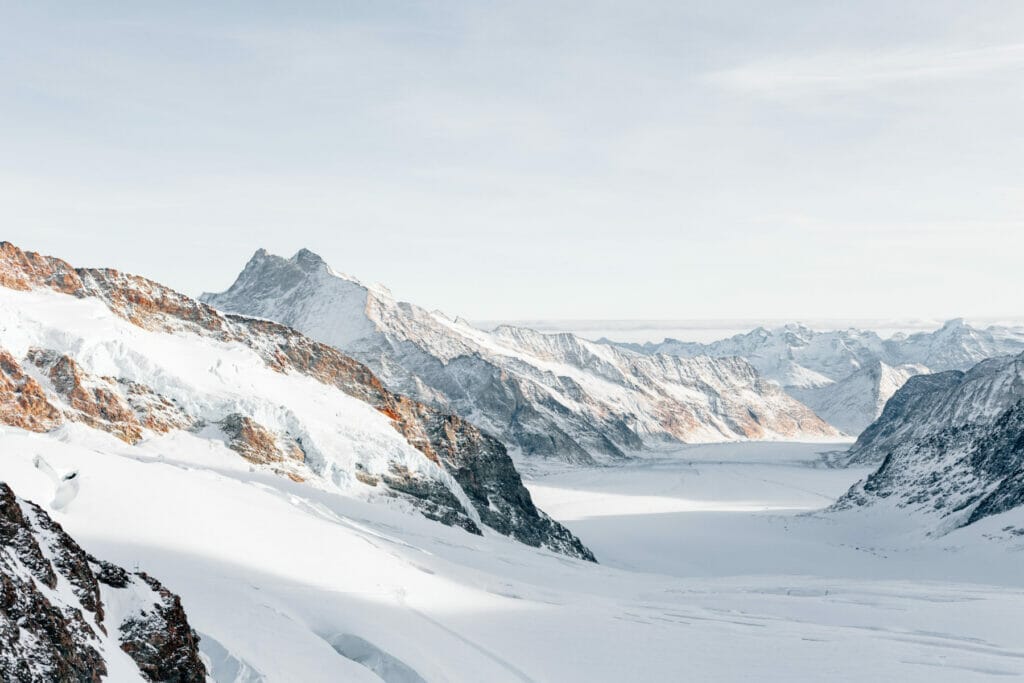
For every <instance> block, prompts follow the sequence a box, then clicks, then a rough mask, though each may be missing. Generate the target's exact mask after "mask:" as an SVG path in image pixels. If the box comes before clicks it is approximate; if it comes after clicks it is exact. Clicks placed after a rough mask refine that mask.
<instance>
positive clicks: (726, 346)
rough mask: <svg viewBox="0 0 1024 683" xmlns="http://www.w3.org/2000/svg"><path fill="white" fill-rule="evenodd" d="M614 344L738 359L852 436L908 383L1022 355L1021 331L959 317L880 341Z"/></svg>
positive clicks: (773, 335)
mask: <svg viewBox="0 0 1024 683" xmlns="http://www.w3.org/2000/svg"><path fill="white" fill-rule="evenodd" d="M605 341H606V343H612V342H608V341H607V340H605ZM618 345H619V346H623V347H625V348H629V349H631V350H633V351H637V352H640V353H648V354H670V355H676V356H681V357H695V356H704V355H706V356H712V357H715V358H723V357H730V356H739V357H741V358H744V359H746V360H747V361H749V362H750V363H751V364H752V365H753V366H754V367H755V368H757V370H758V372H760V373H761V374H762V375H764V376H765V377H767V378H768V379H771V380H774V381H776V382H778V383H779V384H780V385H781V386H782V387H783V388H784V389H785V390H786V391H787V392H788V393H789V394H791V395H792V396H794V397H795V398H797V399H799V400H800V401H803V402H804V403H806V404H807V405H808V406H809V407H810V408H812V409H813V410H814V411H815V412H816V413H817V414H818V415H819V416H821V417H822V418H824V419H825V420H827V421H828V422H829V423H830V424H833V425H835V426H836V427H839V428H840V429H842V430H843V431H845V432H846V433H848V434H852V435H857V434H859V433H860V432H861V431H862V430H863V429H864V428H866V427H867V426H868V425H869V424H871V423H872V422H873V421H874V419H875V418H877V417H878V416H879V415H881V412H882V408H883V407H884V405H885V402H886V401H887V400H888V399H889V397H890V396H892V394H893V393H894V392H895V391H896V389H898V388H899V387H900V386H902V384H903V382H905V381H906V380H907V379H908V378H909V377H912V376H914V375H916V374H921V373H924V372H943V371H946V370H961V371H964V370H967V369H969V368H971V367H972V366H973V365H975V364H976V363H978V362H980V361H982V360H984V359H986V358H992V357H995V356H1001V355H1007V354H1014V353H1020V352H1022V351H1024V330H1022V329H1020V328H1012V327H1001V326H990V327H988V328H986V329H979V328H975V327H973V326H971V325H969V324H968V323H966V322H964V321H963V320H960V319H956V320H950V321H948V322H946V323H945V324H944V325H943V326H942V327H941V328H939V329H938V330H935V331H934V332H917V333H914V334H911V335H905V334H897V335H895V336H893V337H891V338H889V339H883V338H882V337H880V336H879V335H878V334H877V333H875V332H872V331H869V330H858V329H853V328H851V329H846V330H835V331H829V332H818V331H815V330H812V329H811V328H809V327H806V326H804V325H798V324H792V325H785V326H783V327H779V328H776V329H770V330H769V329H766V328H763V327H759V328H757V329H755V330H753V331H751V332H748V333H745V334H738V335H735V336H733V337H730V338H728V339H722V340H719V341H716V342H712V343H710V344H702V343H695V342H681V341H678V340H674V339H666V340H664V341H663V342H660V343H650V342H648V343H646V344H618Z"/></svg>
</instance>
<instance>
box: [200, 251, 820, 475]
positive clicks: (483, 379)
mask: <svg viewBox="0 0 1024 683" xmlns="http://www.w3.org/2000/svg"><path fill="white" fill-rule="evenodd" d="M262 262H263V263H262V265H261V267H260V268H258V269H254V268H250V267H249V266H246V268H245V269H244V270H243V271H242V273H241V274H240V275H239V277H238V279H237V280H236V281H235V283H234V284H233V285H232V286H231V287H230V288H229V289H228V290H227V291H225V292H223V293H220V294H205V295H203V300H204V301H206V302H207V303H209V304H211V305H213V306H215V307H217V308H220V309H222V310H225V311H231V312H237V313H242V314H245V315H252V316H258V317H261V318H268V319H272V320H277V321H280V322H282V323H284V324H286V325H290V326H292V327H295V328H296V329H298V330H301V331H303V332H304V333H305V334H307V335H309V336H311V337H313V338H315V339H317V340H320V341H322V342H324V343H327V344H330V345H332V346H334V347H336V348H338V349H341V350H343V351H344V352H346V353H349V354H351V355H353V356H354V357H356V358H359V359H360V360H362V361H363V362H365V363H366V364H367V365H369V366H370V367H371V368H372V369H373V370H374V372H376V373H377V374H378V375H379V376H380V377H381V378H382V379H383V380H384V382H385V383H386V384H387V385H388V386H389V387H391V388H392V389H394V390H396V391H399V392H402V393H407V394H409V395H412V396H416V397H417V398H419V399H420V400H423V401H425V402H429V403H432V404H434V405H437V406H441V407H443V408H444V409H445V410H452V411H454V412H456V413H458V414H460V415H464V416H466V417H467V418H469V419H471V420H472V421H474V422H476V423H478V424H480V425H481V426H482V427H484V428H485V430H487V431H490V432H492V433H494V434H496V435H498V436H499V437H500V438H501V439H502V440H503V441H504V442H505V443H506V444H508V445H509V446H511V447H512V448H514V449H516V450H518V451H519V452H521V453H522V454H524V455H539V456H545V457H554V458H558V459H562V460H568V461H571V462H593V461H594V460H595V459H596V460H600V459H606V458H621V457H624V456H625V455H626V454H628V453H629V452H630V451H635V450H637V449H640V448H642V447H643V446H644V445H645V443H647V442H652V441H653V442H658V441H661V440H664V439H669V440H682V441H708V440H710V441H720V440H728V439H747V438H752V439H757V438H793V437H796V438H805V437H811V436H826V437H828V436H834V435H835V434H836V432H835V430H833V429H831V428H830V427H828V425H826V424H824V423H823V422H822V421H821V420H820V419H818V418H817V417H816V416H814V415H813V413H811V411H809V410H807V409H806V407H804V406H802V405H800V404H799V403H797V402H796V401H794V400H792V399H791V398H790V397H788V396H786V395H785V394H783V393H782V392H781V391H779V390H778V389H777V388H776V387H774V386H771V385H769V384H767V383H765V382H763V381H762V380H761V378H760V377H758V376H757V373H756V372H755V371H754V370H753V369H752V368H751V367H750V366H749V365H748V364H747V363H746V362H745V361H742V360H738V359H720V360H714V359H709V358H703V359H682V358H674V357H667V356H661V357H651V358H649V357H646V356H642V355H639V354H635V353H632V352H629V351H625V350H622V349H617V348H613V347H610V346H607V345H602V344H596V343H593V342H589V341H586V340H583V339H581V338H579V337H576V336H575V335H572V334H568V333H563V334H553V335H548V334H541V333H538V332H536V331H534V330H530V329H528V328H521V327H514V326H507V325H505V326H501V327H499V328H497V329H495V330H493V331H491V332H484V331H481V330H479V329H476V328H474V327H473V326H471V325H469V324H468V323H466V322H465V321H463V320H462V319H460V318H449V317H448V316H444V315H440V314H437V313H431V312H430V311H427V310H425V309H423V308H420V307H418V306H416V305H415V304H410V303H404V302H397V301H395V300H394V299H393V298H392V297H391V296H390V295H389V294H388V293H385V292H382V291H381V290H378V289H374V288H370V287H366V286H364V285H362V284H361V283H359V282H358V280H355V279H354V278H349V277H348V276H341V275H337V276H333V277H332V274H335V271H333V270H330V269H329V268H328V269H326V270H317V271H316V272H314V273H305V272H299V269H297V268H295V267H294V266H291V265H289V262H288V261H286V260H285V259H281V258H279V257H278V258H277V259H276V260H275V259H273V258H272V257H268V258H265V259H262Z"/></svg>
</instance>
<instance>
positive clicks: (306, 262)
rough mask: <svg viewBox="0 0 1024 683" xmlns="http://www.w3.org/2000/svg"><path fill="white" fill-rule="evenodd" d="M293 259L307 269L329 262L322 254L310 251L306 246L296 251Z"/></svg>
mask: <svg viewBox="0 0 1024 683" xmlns="http://www.w3.org/2000/svg"><path fill="white" fill-rule="evenodd" d="M291 260H292V261H293V262H294V263H296V264H297V265H299V266H301V267H303V268H307V269H309V268H319V267H321V266H326V265H327V262H326V261H324V260H323V258H322V257H321V256H320V254H317V253H316V252H313V251H310V250H309V249H306V248H305V247H303V248H302V249H299V250H298V251H297V252H295V256H292V258H291Z"/></svg>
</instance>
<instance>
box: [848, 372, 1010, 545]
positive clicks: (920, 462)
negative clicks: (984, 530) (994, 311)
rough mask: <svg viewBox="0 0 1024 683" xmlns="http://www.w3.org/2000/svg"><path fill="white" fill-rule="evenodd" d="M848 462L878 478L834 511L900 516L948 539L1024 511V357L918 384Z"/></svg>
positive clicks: (914, 380) (888, 409) (896, 399)
mask: <svg viewBox="0 0 1024 683" xmlns="http://www.w3.org/2000/svg"><path fill="white" fill-rule="evenodd" d="M847 460H848V462H849V463H850V464H857V465H863V464H873V463H878V469H877V470H876V471H875V472H873V473H872V474H871V475H870V476H868V477H867V478H866V479H864V480H863V481H861V482H859V483H858V484H857V485H855V486H854V487H853V488H851V489H850V491H849V492H848V493H847V494H846V495H845V496H843V497H842V498H840V499H839V501H837V503H836V504H835V506H834V508H835V509H839V510H843V509H853V508H859V507H876V506H888V507H896V508H898V509H901V510H903V511H905V512H909V513H912V514H915V515H922V516H924V517H927V518H934V522H933V523H932V526H933V528H934V529H935V530H944V529H945V530H948V529H951V528H956V527H961V526H966V525H969V524H973V523H975V522H978V521H980V520H982V519H985V518H987V517H990V516H993V515H997V514H1000V513H1003V512H1007V511H1009V510H1012V509H1015V508H1018V507H1020V506H1021V505H1024V354H1020V355H1017V356H1003V357H999V358H992V359H989V360H985V361H982V362H981V363H978V364H977V365H975V366H974V367H973V368H971V369H970V370H968V371H967V372H961V371H958V370H951V371H949V372H942V373H937V374H934V375H920V376H917V377H911V378H910V379H909V380H908V381H907V382H906V384H905V385H904V386H903V387H902V388H901V389H900V390H899V391H897V392H896V394H895V395H894V396H893V397H892V398H891V399H890V400H889V402H888V403H887V404H886V406H885V409H884V410H883V412H882V415H881V417H879V418H878V420H876V421H875V422H874V423H873V424H872V425H871V426H870V427H869V428H868V429H867V430H865V431H864V432H863V433H862V434H861V436H860V438H859V439H858V440H857V442H856V443H855V444H854V445H853V446H852V447H851V449H850V451H849V453H848V455H847ZM1021 533H1024V530H1022V531H1021Z"/></svg>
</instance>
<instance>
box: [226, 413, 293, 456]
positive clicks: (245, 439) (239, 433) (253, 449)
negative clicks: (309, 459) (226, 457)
mask: <svg viewBox="0 0 1024 683" xmlns="http://www.w3.org/2000/svg"><path fill="white" fill-rule="evenodd" d="M220 426H221V428H222V429H223V430H224V433H225V434H227V435H228V436H229V437H230V438H231V441H230V443H229V444H228V445H229V446H230V447H231V449H232V450H235V451H237V452H238V453H239V455H241V456H242V457H243V458H245V459H246V460H248V461H249V462H252V463H256V464H260V465H265V464H268V463H272V462H282V461H284V460H294V461H297V462H302V461H303V460H304V459H305V457H306V456H305V453H303V452H302V448H301V447H300V446H299V444H297V443H296V442H295V441H293V440H290V439H289V440H287V441H285V443H281V442H280V441H279V440H278V438H277V437H276V436H275V435H274V434H273V433H271V432H270V430H268V429H267V428H266V427H264V426H263V425H261V424H260V423H259V422H256V420H254V419H252V418H251V417H246V416H245V415H240V414H238V413H232V414H230V415H228V416H227V417H225V418H224V419H223V420H222V421H221V423H220Z"/></svg>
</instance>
